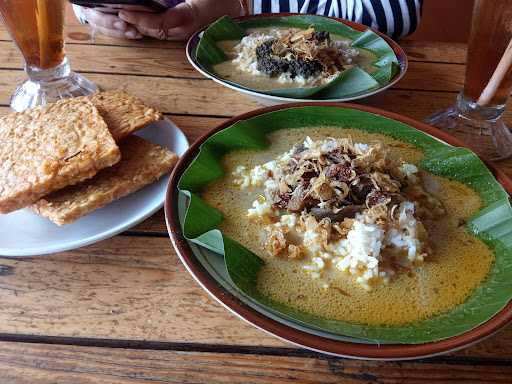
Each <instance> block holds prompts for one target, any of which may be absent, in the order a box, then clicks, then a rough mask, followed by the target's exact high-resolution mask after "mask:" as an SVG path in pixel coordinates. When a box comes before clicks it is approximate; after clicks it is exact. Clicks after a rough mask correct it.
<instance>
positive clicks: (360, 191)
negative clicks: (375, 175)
mask: <svg viewBox="0 0 512 384" xmlns="http://www.w3.org/2000/svg"><path fill="white" fill-rule="evenodd" d="M374 189H375V187H374V185H373V183H372V181H371V179H370V178H369V177H368V176H364V175H363V176H360V177H358V178H357V179H355V180H354V181H353V182H352V183H351V184H350V197H351V198H352V200H354V202H356V203H358V204H361V203H363V202H365V201H366V196H368V194H369V193H370V192H372V191H373V190H374Z"/></svg>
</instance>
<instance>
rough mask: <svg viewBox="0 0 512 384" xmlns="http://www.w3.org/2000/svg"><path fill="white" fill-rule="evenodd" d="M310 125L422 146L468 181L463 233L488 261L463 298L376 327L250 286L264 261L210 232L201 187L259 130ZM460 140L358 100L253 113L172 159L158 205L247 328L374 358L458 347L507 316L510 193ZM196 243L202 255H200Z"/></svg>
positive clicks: (253, 142)
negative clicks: (489, 255) (305, 308)
mask: <svg viewBox="0 0 512 384" xmlns="http://www.w3.org/2000/svg"><path fill="white" fill-rule="evenodd" d="M318 125H329V126H336V127H339V129H340V130H343V129H344V128H357V129H361V130H365V131H368V132H375V133H377V132H378V133H381V134H385V135H389V136H392V137H394V138H396V139H399V140H401V141H404V142H407V143H411V144H413V145H415V146H416V147H418V148H419V149H421V150H422V151H423V152H424V160H423V161H422V163H421V167H422V168H424V169H426V170H428V171H430V172H432V173H434V174H438V175H442V176H445V177H449V178H451V179H454V180H458V181H460V182H462V183H464V184H467V185H469V186H470V187H471V188H473V189H474V190H476V191H477V192H478V193H479V194H480V195H481V197H482V199H483V201H484V207H483V208H482V209H481V210H480V211H479V212H478V213H477V214H475V215H474V216H473V217H472V219H471V220H470V221H469V223H468V226H467V229H468V231H471V232H472V233H473V234H474V235H475V236H477V237H479V238H481V239H482V240H483V241H485V242H486V243H487V244H488V245H489V246H490V247H491V248H492V249H493V251H494V253H495V257H496V262H495V264H494V266H493V269H492V271H491V273H490V275H489V277H488V278H487V279H486V281H485V282H484V283H482V284H481V286H479V287H478V288H477V289H476V290H475V291H474V292H473V294H472V295H471V296H470V297H469V298H468V300H467V301H466V302H465V303H463V304H462V305H459V306H457V307H455V308H454V309H452V310H451V311H448V312H445V313H443V314H441V315H438V316H435V317H432V318H429V319H427V320H424V321H420V322H415V323H411V324H408V325H404V326H394V327H385V326H380V327H378V326H364V325H360V324H353V323H348V322H343V321H336V320H329V319H325V318H321V317H318V316H314V315H311V314H307V313H302V312H298V311H296V310H293V309H291V308H289V307H286V306H284V305H282V304H279V303H276V302H274V301H271V300H269V299H268V298H266V297H263V296H262V295H261V294H260V293H259V292H258V291H257V290H256V289H255V281H256V278H257V273H258V270H259V268H260V267H261V265H262V261H261V260H260V258H259V257H257V256H256V255H254V254H252V253H251V252H249V251H248V250H247V249H245V248H244V247H243V246H242V245H240V244H238V243H237V242H235V241H234V240H232V239H230V238H229V237H227V236H225V235H223V234H222V232H221V231H219V230H218V229H216V227H217V226H218V225H219V223H220V222H221V221H222V214H221V213H220V212H218V211H217V210H216V209H214V208H213V207H210V206H208V204H206V203H205V202H204V201H203V200H202V199H201V198H200V197H199V193H200V192H201V190H202V189H203V188H204V187H205V186H206V185H207V184H208V183H210V182H212V181H213V180H216V179H218V178H220V177H222V176H223V174H224V171H223V169H222V166H221V164H220V159H221V157H222V156H223V155H224V154H225V153H227V152H229V151H232V150H236V149H254V150H259V149H264V148H266V146H267V145H268V143H267V140H266V135H267V134H268V133H270V132H272V131H274V130H277V129H293V128H299V127H307V126H318ZM439 139H441V140H439ZM447 143H448V144H447ZM453 145H455V147H454V146H453ZM459 146H462V144H461V143H460V142H458V141H457V140H456V139H454V138H452V137H451V136H449V135H447V134H445V133H443V132H440V131H438V130H436V129H435V128H432V127H429V126H427V125H425V124H422V123H419V122H416V121H414V120H411V119H408V118H405V117H401V116H399V115H395V114H392V113H389V112H384V111H380V110H376V109H372V108H369V107H365V106H356V105H348V104H340V105H334V104H327V103H326V104H324V105H318V104H317V105H314V104H310V105H305V104H297V105H293V106H278V107H274V108H267V109H263V110H259V111H254V112H252V113H250V114H247V115H243V116H241V117H238V118H234V119H232V120H230V121H229V122H227V123H225V124H223V125H222V126H220V127H219V128H217V129H214V130H213V131H212V132H211V133H209V134H208V135H206V137H203V138H202V139H201V140H199V142H197V143H195V144H194V145H193V146H192V147H191V149H190V151H189V152H188V153H187V154H186V155H185V156H184V158H183V159H182V160H181V161H180V163H179V164H178V166H177V168H176V170H175V172H174V174H173V177H172V180H171V183H170V185H169V190H168V196H167V201H166V217H167V221H168V227H169V229H170V234H171V238H172V239H173V243H174V245H175V247H176V249H177V251H178V254H179V255H180V257H181V258H182V260H183V262H184V263H185V265H186V266H187V268H188V269H189V271H190V272H191V273H192V274H193V276H194V277H195V278H196V279H197V280H198V281H199V282H200V283H201V285H203V287H205V288H206V289H207V290H208V291H209V292H210V293H211V294H212V295H214V297H216V298H217V299H218V300H220V301H222V302H223V303H224V304H225V305H227V306H228V307H229V308H230V309H231V310H233V311H235V312H236V313H237V314H239V315H240V316H242V317H243V318H245V319H247V320H248V321H250V322H252V323H253V324H256V325H257V326H259V327H261V328H263V329H265V330H267V331H270V332H271V333H273V334H276V335H278V336H280V337H284V338H286V339H287V340H290V341H292V342H296V343H298V344H300V345H304V346H306V347H309V348H313V349H316V350H322V351H325V352H329V353H336V354H340V355H344V356H347V355H348V356H359V357H376V358H382V357H383V358H406V357H407V358H410V357H417V356H427V355H431V354H434V353H440V352H446V351H448V350H452V349H454V348H460V347H462V346H464V345H467V344H468V343H470V342H474V341H476V340H479V339H480V338H482V337H483V336H485V335H487V334H490V333H492V332H494V331H496V330H497V329H498V328H500V327H501V326H503V325H504V324H505V323H507V322H508V321H510V319H511V318H512V304H511V303H510V299H511V298H512V208H511V206H510V203H509V198H508V193H507V191H506V190H505V189H504V188H503V186H502V185H504V186H505V187H506V188H507V190H508V191H510V190H512V183H511V182H510V180H509V179H508V178H507V177H506V176H503V174H501V173H500V172H499V171H496V172H495V174H496V176H497V177H498V180H499V181H500V182H501V184H500V183H499V182H498V181H497V180H496V178H495V176H494V175H493V174H492V173H491V172H490V171H489V169H488V168H487V167H486V166H485V164H484V163H483V162H482V161H481V160H480V159H479V158H478V157H477V156H476V155H475V154H474V153H473V152H471V151H470V150H468V149H466V148H460V147H459ZM178 200H180V202H181V203H180V209H181V216H180V215H179V214H178V205H177V204H178V203H177V202H178ZM197 245H199V247H197ZM201 248H206V249H208V250H209V251H208V252H207V253H203V252H202V250H201ZM192 249H194V251H192ZM212 268H213V270H217V272H215V271H213V272H212ZM208 270H209V271H210V272H208ZM219 271H220V272H219ZM214 272H215V273H214ZM216 273H217V276H216V277H213V276H214V275H215V274H216ZM221 275H223V276H224V277H223V278H219V276H221ZM221 280H222V281H221ZM219 284H220V285H219ZM226 285H227V286H229V289H226ZM230 295H232V296H233V298H231V296H230ZM231 300H232V301H231ZM269 322H270V324H268V323H269ZM350 338H352V339H350ZM319 343H320V344H319ZM365 343H366V344H365ZM376 346H378V348H376ZM398 346H399V347H398Z"/></svg>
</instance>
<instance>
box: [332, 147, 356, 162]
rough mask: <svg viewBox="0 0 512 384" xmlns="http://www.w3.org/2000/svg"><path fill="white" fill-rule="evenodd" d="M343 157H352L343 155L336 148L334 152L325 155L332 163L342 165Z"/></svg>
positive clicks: (349, 154)
mask: <svg viewBox="0 0 512 384" xmlns="http://www.w3.org/2000/svg"><path fill="white" fill-rule="evenodd" d="M343 155H348V156H349V157H350V158H353V157H354V156H351V153H344V152H343V151H342V150H341V149H340V148H337V149H335V150H334V151H331V152H329V153H328V154H327V155H326V157H327V158H328V159H329V160H331V161H332V162H333V163H344V162H345V159H344V158H343Z"/></svg>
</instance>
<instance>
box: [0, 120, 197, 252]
mask: <svg viewBox="0 0 512 384" xmlns="http://www.w3.org/2000/svg"><path fill="white" fill-rule="evenodd" d="M159 121H165V122H166V123H167V124H169V126H170V127H171V129H173V130H175V132H176V133H177V135H178V136H180V140H184V141H185V143H186V144H187V148H186V149H185V152H186V151H188V149H189V148H190V142H189V140H188V138H187V136H186V135H185V133H184V132H183V131H182V130H181V129H180V127H178V126H177V125H176V124H175V123H174V122H173V121H172V120H171V119H168V118H167V117H164V118H163V119H162V120H159ZM159 121H155V122H153V123H152V124H154V123H158V122H159ZM150 125H151V124H148V125H147V126H146V127H143V128H142V129H141V131H142V130H144V129H146V128H148V127H149V126H150ZM168 129H169V128H168ZM137 133H138V132H134V134H135V135H137ZM170 175H171V174H170V173H167V174H166V175H164V177H167V178H168V179H167V180H168V181H167V183H168V182H169V181H170V177H171V176H170ZM160 180H162V179H160ZM160 180H159V181H160ZM162 190H163V191H164V196H163V198H162V199H161V200H160V199H159V201H158V203H156V204H154V205H153V206H152V207H151V208H150V209H149V210H144V211H139V212H144V213H142V214H141V215H140V216H138V215H136V216H137V217H136V218H134V219H132V220H129V221H127V222H125V223H124V224H117V225H116V226H114V227H111V228H109V229H108V230H106V231H102V232H100V233H97V234H95V235H91V236H89V237H86V238H82V239H80V240H75V241H66V242H59V243H58V244H57V245H56V246H48V245H47V246H44V247H29V248H18V249H13V248H10V249H4V248H1V247H0V257H11V258H19V257H35V256H46V255H50V254H54V253H59V252H67V251H71V250H74V249H78V248H82V247H86V246H88V245H92V244H96V243H98V242H100V241H103V240H107V239H110V238H112V237H114V236H116V235H118V234H119V233H121V232H123V231H126V230H128V229H130V228H133V227H134V226H136V225H137V224H140V223H141V222H142V221H144V220H146V219H147V218H148V217H150V216H152V215H153V214H155V213H156V212H157V211H158V210H159V209H161V208H162V207H163V205H164V202H165V197H166V191H167V185H165V183H164V184H163V186H162ZM24 209H27V208H24ZM100 209H101V208H100ZM91 213H93V212H91ZM34 214H35V213H34ZM134 216H135V215H134Z"/></svg>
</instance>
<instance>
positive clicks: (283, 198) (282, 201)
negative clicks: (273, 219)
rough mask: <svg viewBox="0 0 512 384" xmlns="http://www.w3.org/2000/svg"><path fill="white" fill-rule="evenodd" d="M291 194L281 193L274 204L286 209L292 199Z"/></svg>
mask: <svg viewBox="0 0 512 384" xmlns="http://www.w3.org/2000/svg"><path fill="white" fill-rule="evenodd" d="M290 198H291V194H290V193H280V194H279V201H278V202H277V203H275V204H274V206H275V207H276V208H278V209H286V207H287V206H288V202H289V201H290Z"/></svg>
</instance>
